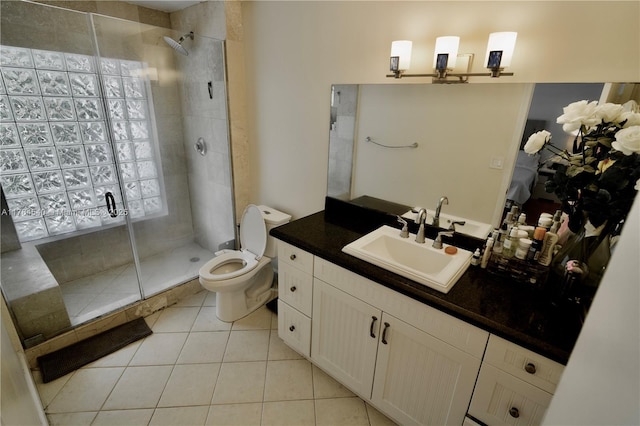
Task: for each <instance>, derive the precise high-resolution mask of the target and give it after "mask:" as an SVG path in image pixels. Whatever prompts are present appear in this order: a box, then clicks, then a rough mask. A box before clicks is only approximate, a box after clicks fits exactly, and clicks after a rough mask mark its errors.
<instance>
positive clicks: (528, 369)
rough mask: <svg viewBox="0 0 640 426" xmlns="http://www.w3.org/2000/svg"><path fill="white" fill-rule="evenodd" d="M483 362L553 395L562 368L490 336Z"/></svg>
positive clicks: (557, 364) (555, 363) (553, 362)
mask: <svg viewBox="0 0 640 426" xmlns="http://www.w3.org/2000/svg"><path fill="white" fill-rule="evenodd" d="M484 362H486V363H489V364H491V365H493V366H494V367H497V368H499V369H501V370H504V371H506V372H507V373H510V374H513V375H514V376H516V377H518V378H520V379H522V380H524V381H525V382H527V383H531V384H532V385H535V386H537V387H539V388H540V389H543V390H545V391H547V392H549V393H554V392H555V390H556V386H558V382H559V381H560V376H562V372H563V371H564V366H563V365H562V364H560V363H557V362H555V361H552V360H550V359H548V358H545V357H543V356H542V355H539V354H537V353H535V352H532V351H530V350H528V349H525V348H523V347H521V346H518V345H516V344H515V343H511V342H509V341H507V340H504V339H502V338H500V337H498V336H495V335H493V334H492V335H491V336H490V337H489V344H488V345H487V352H486V353H485V355H484Z"/></svg>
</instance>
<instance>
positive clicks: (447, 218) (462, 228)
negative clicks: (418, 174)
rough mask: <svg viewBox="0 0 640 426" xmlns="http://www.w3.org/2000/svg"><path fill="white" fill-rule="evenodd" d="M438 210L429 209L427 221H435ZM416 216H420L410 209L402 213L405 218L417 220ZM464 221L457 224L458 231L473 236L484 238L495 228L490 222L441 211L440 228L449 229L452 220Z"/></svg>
mask: <svg viewBox="0 0 640 426" xmlns="http://www.w3.org/2000/svg"><path fill="white" fill-rule="evenodd" d="M435 214H436V212H435V211H434V210H427V223H429V224H430V223H432V222H433V217H434V216H435ZM416 216H418V215H417V214H416V213H414V212H413V211H411V210H409V211H408V212H406V213H405V214H403V215H402V217H404V218H405V219H411V220H413V221H414V222H415V220H416ZM460 221H464V222H465V224H464V225H456V232H458V233H460V234H465V235H469V236H471V237H476V238H480V239H481V240H484V239H486V238H487V236H488V235H489V234H490V233H491V231H492V230H493V227H492V226H491V224H489V223H482V222H478V221H475V220H469V219H465V218H463V217H459V216H453V215H450V214H446V213H440V228H444V229H449V226H450V225H451V223H452V222H460Z"/></svg>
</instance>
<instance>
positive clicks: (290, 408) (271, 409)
mask: <svg viewBox="0 0 640 426" xmlns="http://www.w3.org/2000/svg"><path fill="white" fill-rule="evenodd" d="M315 424H316V420H315V409H314V403H313V400H312V399H311V400H302V401H277V402H265V403H264V404H263V407H262V426H272V425H283V426H285V425H290V426H307V425H308V426H314V425H315Z"/></svg>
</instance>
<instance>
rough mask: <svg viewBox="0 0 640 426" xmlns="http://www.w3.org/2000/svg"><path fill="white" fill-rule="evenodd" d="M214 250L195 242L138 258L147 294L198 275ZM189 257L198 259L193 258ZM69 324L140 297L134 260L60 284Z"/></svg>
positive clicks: (157, 291)
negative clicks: (144, 257)
mask: <svg viewBox="0 0 640 426" xmlns="http://www.w3.org/2000/svg"><path fill="white" fill-rule="evenodd" d="M213 256H214V255H213V253H211V252H210V251H209V250H206V249H204V248H202V247H200V246H199V245H198V244H196V243H191V244H187V245H185V246H182V247H178V248H176V249H173V250H171V251H167V252H164V253H160V254H157V255H155V256H151V257H148V258H146V259H141V261H140V269H141V272H142V282H143V289H144V293H145V296H146V297H149V296H151V295H153V294H156V293H159V292H161V291H163V290H166V289H168V288H170V287H172V286H174V285H176V284H179V283H183V282H185V281H188V280H191V279H193V278H194V277H197V276H198V270H199V269H200V267H201V266H202V265H204V264H205V263H206V262H208V261H209V259H211V258H213ZM192 259H199V260H197V261H192ZM60 289H61V290H62V297H63V299H64V304H65V306H66V308H67V312H68V314H69V318H70V320H71V324H72V325H78V324H82V323H84V322H86V321H89V320H91V319H94V318H97V317H99V316H100V315H103V314H106V313H108V312H112V311H114V310H116V309H118V308H121V307H123V306H126V305H128V304H130V303H133V302H135V301H137V300H139V299H140V292H139V290H138V281H137V277H136V270H135V266H134V264H133V263H131V264H128V265H123V266H119V267H117V268H113V269H110V270H108V271H105V272H101V273H98V274H95V275H90V276H88V277H84V278H80V279H77V280H74V281H69V282H66V283H63V284H61V285H60Z"/></svg>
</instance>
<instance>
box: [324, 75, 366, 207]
mask: <svg viewBox="0 0 640 426" xmlns="http://www.w3.org/2000/svg"><path fill="white" fill-rule="evenodd" d="M331 99H332V105H331V123H330V126H331V128H330V131H329V166H328V170H329V171H328V182H327V186H328V187H327V195H329V196H330V197H335V198H339V199H349V198H350V197H351V172H352V167H353V144H354V142H355V141H354V137H355V126H356V110H357V101H358V85H357V84H335V85H334V86H333V93H332V94H331Z"/></svg>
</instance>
